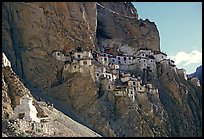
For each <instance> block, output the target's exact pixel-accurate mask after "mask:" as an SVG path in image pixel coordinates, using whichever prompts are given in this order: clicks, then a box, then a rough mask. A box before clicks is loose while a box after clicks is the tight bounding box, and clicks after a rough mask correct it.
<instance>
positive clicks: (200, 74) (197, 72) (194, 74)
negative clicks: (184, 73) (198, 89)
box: [188, 65, 202, 85]
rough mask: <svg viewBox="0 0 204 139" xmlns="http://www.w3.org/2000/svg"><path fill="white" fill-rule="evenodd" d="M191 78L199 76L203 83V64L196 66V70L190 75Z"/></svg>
mask: <svg viewBox="0 0 204 139" xmlns="http://www.w3.org/2000/svg"><path fill="white" fill-rule="evenodd" d="M188 77H189V78H193V77H197V78H198V79H199V81H200V84H201V85H202V65H201V66H199V67H197V68H196V71H195V72H194V73H192V74H190V75H188Z"/></svg>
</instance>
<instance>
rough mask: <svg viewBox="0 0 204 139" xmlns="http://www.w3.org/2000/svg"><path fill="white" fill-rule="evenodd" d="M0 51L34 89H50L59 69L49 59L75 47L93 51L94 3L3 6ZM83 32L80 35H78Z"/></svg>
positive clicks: (37, 3)
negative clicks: (54, 52)
mask: <svg viewBox="0 0 204 139" xmlns="http://www.w3.org/2000/svg"><path fill="white" fill-rule="evenodd" d="M2 15H3V16H2V34H4V35H3V37H2V47H3V48H2V49H3V52H5V53H6V55H7V56H8V57H9V58H10V59H9V60H10V61H11V62H12V67H13V69H14V71H16V72H17V73H18V75H19V76H20V78H23V79H24V80H26V82H28V83H32V85H33V86H36V87H41V88H45V87H50V86H51V84H52V83H53V82H54V80H55V77H56V75H57V73H58V72H59V71H60V69H61V66H60V64H59V63H58V62H56V61H54V60H52V59H51V58H50V55H51V53H52V52H53V51H54V50H61V51H63V52H64V53H65V54H66V53H68V52H69V51H71V50H73V49H75V48H76V47H77V46H80V47H82V48H83V49H84V50H86V49H87V50H90V49H92V48H94V42H95V32H96V19H97V18H96V3H95V2H92V3H87V2H84V3H83V2H81V3H78V2H69V3H66V2H60V3H58V2H50V3H43V2H42V3H41V2H17V3H15V2H13V3H6V2H5V3H3V8H2ZM82 30H83V31H82Z"/></svg>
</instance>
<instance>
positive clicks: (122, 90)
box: [52, 48, 175, 101]
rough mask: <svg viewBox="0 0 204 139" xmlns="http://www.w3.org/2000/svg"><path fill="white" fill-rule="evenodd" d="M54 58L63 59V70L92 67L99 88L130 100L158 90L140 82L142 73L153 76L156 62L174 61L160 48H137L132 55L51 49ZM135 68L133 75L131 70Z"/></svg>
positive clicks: (154, 77)
mask: <svg viewBox="0 0 204 139" xmlns="http://www.w3.org/2000/svg"><path fill="white" fill-rule="evenodd" d="M52 55H53V56H54V57H55V59H56V60H61V61H65V65H64V68H63V71H66V70H67V71H69V72H72V73H73V72H83V71H84V68H86V69H89V68H91V67H94V80H95V81H96V83H97V84H98V86H100V87H101V88H102V89H103V90H108V91H113V92H114V93H115V95H116V96H129V97H130V98H131V99H132V100H133V101H134V100H135V98H136V97H137V95H138V94H139V93H145V92H148V93H150V94H158V89H156V88H154V87H153V85H152V84H150V83H149V82H145V83H144V82H143V79H142V78H143V77H142V76H143V75H145V74H144V73H146V74H148V75H150V76H151V78H152V79H156V78H158V77H157V66H156V64H157V63H160V62H165V63H166V64H169V65H170V66H175V64H174V61H173V60H171V59H167V55H166V54H165V53H162V52H160V51H152V50H151V49H146V48H141V49H139V50H138V51H137V53H136V55H134V56H133V55H126V54H121V53H120V54H118V53H117V52H115V51H114V52H111V50H110V49H109V50H108V52H107V51H103V52H101V53H100V52H97V51H90V52H87V51H75V52H72V53H70V54H69V55H64V54H63V53H62V52H59V51H54V52H53V53H52ZM135 70H137V73H138V74H137V75H134V74H131V73H130V72H131V71H135Z"/></svg>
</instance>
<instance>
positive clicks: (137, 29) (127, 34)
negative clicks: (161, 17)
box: [96, 2, 160, 52]
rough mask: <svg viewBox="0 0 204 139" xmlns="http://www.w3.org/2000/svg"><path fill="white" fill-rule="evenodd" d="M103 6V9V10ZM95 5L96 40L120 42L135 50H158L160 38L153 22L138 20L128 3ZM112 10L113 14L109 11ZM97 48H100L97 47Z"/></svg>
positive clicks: (134, 10) (99, 42) (100, 41)
mask: <svg viewBox="0 0 204 139" xmlns="http://www.w3.org/2000/svg"><path fill="white" fill-rule="evenodd" d="M100 5H103V6H104V7H105V8H103V7H102V6H100ZM100 5H97V12H98V16H97V32H96V35H97V39H98V44H102V43H103V42H102V41H105V40H111V41H114V40H115V39H117V41H120V42H121V45H128V46H130V47H132V48H134V49H135V52H136V50H137V49H139V48H150V49H152V50H157V51H159V50H160V38H159V32H158V30H157V27H156V25H155V24H154V22H150V21H149V20H148V19H146V20H144V21H143V20H142V19H139V20H138V15H137V10H136V9H135V8H134V6H133V5H132V3H130V2H126V3H124V2H101V3H100ZM109 10H112V11H113V12H111V11H109ZM99 47H102V46H100V45H99Z"/></svg>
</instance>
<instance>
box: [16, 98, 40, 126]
mask: <svg viewBox="0 0 204 139" xmlns="http://www.w3.org/2000/svg"><path fill="white" fill-rule="evenodd" d="M32 101H33V99H32V98H31V97H29V96H28V94H26V95H24V96H23V97H22V98H21V99H20V105H17V106H16V107H15V109H14V118H19V119H23V118H25V120H28V121H36V122H40V119H39V118H37V113H38V112H37V110H36V108H35V106H34V105H33V104H32Z"/></svg>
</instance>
